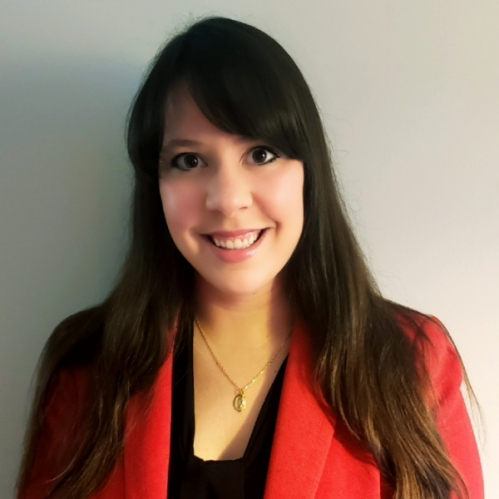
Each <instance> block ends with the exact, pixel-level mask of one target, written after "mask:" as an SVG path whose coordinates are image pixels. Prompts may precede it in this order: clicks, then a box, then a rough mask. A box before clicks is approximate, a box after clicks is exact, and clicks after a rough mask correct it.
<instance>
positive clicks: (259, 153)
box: [250, 146, 279, 165]
mask: <svg viewBox="0 0 499 499" xmlns="http://www.w3.org/2000/svg"><path fill="white" fill-rule="evenodd" d="M250 158H251V160H252V162H253V163H255V164H257V165H268V164H269V163H272V162H273V161H275V160H276V159H277V158H279V155H278V154H277V153H276V152H275V151H273V150H272V149H270V147H267V146H258V147H255V148H253V149H252V150H251V151H250Z"/></svg>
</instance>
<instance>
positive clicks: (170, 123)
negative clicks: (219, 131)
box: [165, 87, 216, 137]
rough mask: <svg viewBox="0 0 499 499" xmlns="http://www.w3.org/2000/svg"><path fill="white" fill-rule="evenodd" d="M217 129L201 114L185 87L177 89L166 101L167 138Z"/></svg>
mask: <svg viewBox="0 0 499 499" xmlns="http://www.w3.org/2000/svg"><path fill="white" fill-rule="evenodd" d="M210 127H211V128H216V127H215V126H214V125H213V124H212V123H210V121H209V120H208V119H207V118H206V116H205V115H204V114H203V113H202V112H201V110H200V109H199V107H198V106H197V104H196V103H195V102H194V99H193V98H192V95H191V94H190V92H189V91H188V90H187V89H186V88H185V87H177V88H175V89H173V90H172V91H171V92H170V94H169V95H168V98H167V101H166V120H165V137H167V136H168V137H171V136H174V135H177V134H185V133H195V132H196V131H198V130H205V129H209V128H210Z"/></svg>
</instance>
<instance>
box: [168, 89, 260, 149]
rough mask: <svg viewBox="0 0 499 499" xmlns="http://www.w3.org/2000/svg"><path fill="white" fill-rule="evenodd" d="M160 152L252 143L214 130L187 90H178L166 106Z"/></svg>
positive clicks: (246, 139)
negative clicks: (183, 148) (180, 148)
mask: <svg viewBox="0 0 499 499" xmlns="http://www.w3.org/2000/svg"><path fill="white" fill-rule="evenodd" d="M165 118H166V119H165V131H164V135H163V147H162V150H163V152H167V151H168V150H170V149H172V148H174V147H182V146H184V147H191V146H200V145H203V144H207V143H212V144H215V143H224V144H227V143H231V144H241V145H242V144H246V143H247V142H252V141H253V139H251V138H249V137H245V136H241V135H236V134H232V133H228V132H225V131H223V130H220V129H219V128H217V127H216V126H215V125H214V124H213V123H211V122H210V121H209V120H208V118H206V116H205V115H204V114H203V113H202V111H201V110H200V109H199V107H198V106H197V104H196V102H195V101H194V99H193V97H192V95H191V93H190V92H189V90H188V89H187V88H186V87H183V86H182V87H177V88H175V89H174V90H172V92H170V94H169V95H168V98H167V102H166V116H165Z"/></svg>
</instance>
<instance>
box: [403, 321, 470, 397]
mask: <svg viewBox="0 0 499 499" xmlns="http://www.w3.org/2000/svg"><path fill="white" fill-rule="evenodd" d="M398 320H399V324H400V326H401V328H402V330H403V331H404V333H405V334H406V335H407V337H408V338H409V340H410V341H411V343H412V347H413V352H414V356H415V361H416V365H417V367H418V369H419V371H420V375H421V379H422V382H423V387H424V389H425V391H430V392H431V395H432V396H433V397H435V398H436V400H434V403H436V405H437V406H438V405H439V404H440V403H441V402H442V399H443V398H445V397H446V396H448V395H449V393H451V392H453V391H456V390H459V388H460V386H461V383H462V381H463V366H462V362H461V357H460V356H459V353H458V351H457V349H456V346H455V344H454V342H453V340H452V338H451V336H450V334H449V332H448V331H447V329H446V327H445V326H444V325H443V324H442V322H441V321H440V320H439V319H437V318H436V317H434V316H432V315H424V314H421V313H418V312H412V311H409V312H408V313H405V314H403V315H402V316H399V317H398Z"/></svg>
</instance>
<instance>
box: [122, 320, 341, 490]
mask: <svg viewBox="0 0 499 499" xmlns="http://www.w3.org/2000/svg"><path fill="white" fill-rule="evenodd" d="M172 366H173V355H170V356H169V357H168V358H167V360H166V361H165V363H164V364H163V366H162V367H161V369H160V372H159V374H158V379H157V380H156V382H155V384H154V387H153V391H152V393H151V397H150V398H148V397H147V396H146V395H138V396H136V397H134V398H133V399H132V400H131V401H130V404H129V407H128V410H127V422H126V435H125V442H126V444H125V450H124V461H125V462H124V465H125V469H124V472H125V490H126V499H143V498H144V497H147V498H148V499H164V498H165V496H166V493H167V490H168V468H169V461H170V459H169V458H170V428H171V398H172ZM311 371H312V362H311V349H310V341H309V337H308V334H307V332H306V329H305V328H304V327H303V325H302V324H300V323H297V324H296V325H295V329H294V331H293V337H292V341H291V347H290V351H289V357H288V362H287V366H286V373H285V376H284V381H283V387H282V392H281V400H280V405H279V412H278V415H277V422H276V429H275V434H274V442H273V445H272V453H271V456H270V463H269V470H268V474H267V484H266V488H265V499H281V498H282V499H294V498H296V499H298V498H299V499H308V498H313V497H315V493H316V490H317V487H318V485H319V481H320V478H321V475H322V470H323V468H324V465H325V462H326V458H327V455H328V452H329V449H330V446H331V441H332V438H333V433H334V421H331V419H328V417H327V416H326V414H325V413H324V411H323V409H322V408H321V406H320V404H319V402H318V401H317V399H316V398H315V397H314V395H313V391H312V381H311Z"/></svg>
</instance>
